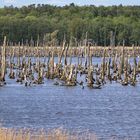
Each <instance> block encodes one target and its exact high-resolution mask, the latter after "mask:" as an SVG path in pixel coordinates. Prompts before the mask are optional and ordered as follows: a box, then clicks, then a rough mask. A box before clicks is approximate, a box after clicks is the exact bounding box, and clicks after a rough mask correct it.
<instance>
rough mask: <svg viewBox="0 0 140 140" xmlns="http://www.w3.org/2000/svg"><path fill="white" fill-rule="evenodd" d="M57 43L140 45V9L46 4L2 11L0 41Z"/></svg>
mask: <svg viewBox="0 0 140 140" xmlns="http://www.w3.org/2000/svg"><path fill="white" fill-rule="evenodd" d="M5 35H6V36H7V38H8V41H9V43H10V42H13V43H18V42H23V43H24V44H25V43H30V44H31V43H32V44H34V42H36V40H39V43H40V44H41V43H47V42H51V41H53V42H55V43H56V44H57V45H60V44H61V43H62V41H63V40H64V38H65V39H66V40H67V41H68V42H69V41H70V40H73V41H75V42H76V41H77V42H80V41H82V40H84V39H85V37H86V36H87V38H88V39H89V40H90V42H92V43H93V44H94V45H102V46H108V45H127V46H131V45H133V44H135V45H140V6H122V5H119V6H108V7H104V6H99V7H96V6H94V5H90V6H77V5H75V4H74V3H72V4H70V5H66V6H63V7H59V6H51V5H45V4H38V5H35V4H32V5H29V6H23V7H21V8H18V7H13V6H9V7H4V8H0V41H1V43H2V41H3V38H4V36H5Z"/></svg>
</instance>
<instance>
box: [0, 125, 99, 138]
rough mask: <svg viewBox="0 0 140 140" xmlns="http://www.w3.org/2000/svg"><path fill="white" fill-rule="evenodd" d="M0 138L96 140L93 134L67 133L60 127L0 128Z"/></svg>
mask: <svg viewBox="0 0 140 140" xmlns="http://www.w3.org/2000/svg"><path fill="white" fill-rule="evenodd" d="M0 140H97V137H96V136H95V134H89V133H88V132H87V133H85V134H81V135H79V134H69V133H68V132H66V131H63V130H61V129H55V130H51V131H49V132H48V133H46V132H45V131H44V130H40V131H38V132H32V131H31V130H29V129H20V130H16V129H10V128H9V129H5V128H0Z"/></svg>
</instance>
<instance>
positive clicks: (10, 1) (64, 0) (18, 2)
mask: <svg viewBox="0 0 140 140" xmlns="http://www.w3.org/2000/svg"><path fill="white" fill-rule="evenodd" d="M70 3H75V4H77V5H96V6H99V5H104V6H108V5H119V4H122V5H140V0H0V7H4V6H10V5H13V6H18V7H21V6H23V5H30V4H51V5H58V6H63V5H68V4H70Z"/></svg>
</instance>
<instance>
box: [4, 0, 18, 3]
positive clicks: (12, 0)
mask: <svg viewBox="0 0 140 140" xmlns="http://www.w3.org/2000/svg"><path fill="white" fill-rule="evenodd" d="M4 2H5V3H15V2H16V0H4Z"/></svg>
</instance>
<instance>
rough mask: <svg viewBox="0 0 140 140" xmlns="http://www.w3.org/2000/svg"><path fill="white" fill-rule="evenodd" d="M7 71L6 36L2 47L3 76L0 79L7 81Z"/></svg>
mask: <svg viewBox="0 0 140 140" xmlns="http://www.w3.org/2000/svg"><path fill="white" fill-rule="evenodd" d="M5 72H6V36H5V37H4V42H3V47H2V62H1V76H0V81H5Z"/></svg>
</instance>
